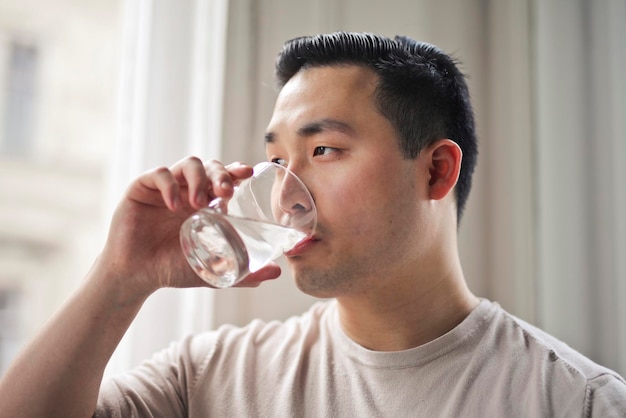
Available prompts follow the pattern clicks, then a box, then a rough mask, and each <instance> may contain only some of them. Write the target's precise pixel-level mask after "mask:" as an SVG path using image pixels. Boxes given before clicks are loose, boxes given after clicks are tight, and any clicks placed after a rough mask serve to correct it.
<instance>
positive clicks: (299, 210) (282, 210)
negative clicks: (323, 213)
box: [274, 172, 316, 234]
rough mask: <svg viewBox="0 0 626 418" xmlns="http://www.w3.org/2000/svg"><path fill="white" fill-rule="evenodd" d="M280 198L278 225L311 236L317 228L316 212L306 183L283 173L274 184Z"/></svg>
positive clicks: (293, 175) (277, 215)
mask: <svg viewBox="0 0 626 418" xmlns="http://www.w3.org/2000/svg"><path fill="white" fill-rule="evenodd" d="M274 186H275V192H274V195H275V196H276V197H278V202H277V207H278V213H276V214H275V216H276V217H277V221H278V223H280V224H281V225H285V226H289V227H292V228H295V229H298V230H300V231H302V232H305V233H307V234H310V233H311V232H312V230H313V228H314V227H315V218H316V210H315V203H314V202H313V197H312V196H311V194H310V192H309V191H308V189H307V188H306V186H305V185H304V183H303V182H302V181H301V180H300V179H299V178H298V177H296V176H295V174H293V173H291V172H285V173H281V175H280V176H279V177H278V178H276V182H275V183H274Z"/></svg>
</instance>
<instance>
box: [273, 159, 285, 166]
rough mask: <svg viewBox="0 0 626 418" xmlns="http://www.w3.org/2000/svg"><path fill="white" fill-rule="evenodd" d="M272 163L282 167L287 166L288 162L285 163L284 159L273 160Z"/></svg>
mask: <svg viewBox="0 0 626 418" xmlns="http://www.w3.org/2000/svg"><path fill="white" fill-rule="evenodd" d="M270 161H271V162H273V163H275V164H278V165H282V166H286V165H287V161H285V159H284V158H272V159H271V160H270Z"/></svg>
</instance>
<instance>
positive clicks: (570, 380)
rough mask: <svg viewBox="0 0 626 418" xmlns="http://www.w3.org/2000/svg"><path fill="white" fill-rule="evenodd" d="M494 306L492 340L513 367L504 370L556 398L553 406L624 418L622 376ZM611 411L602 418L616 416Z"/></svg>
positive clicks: (625, 404)
mask: <svg viewBox="0 0 626 418" xmlns="http://www.w3.org/2000/svg"><path fill="white" fill-rule="evenodd" d="M493 306H494V309H495V315H494V316H493V317H492V322H491V324H490V325H489V328H488V336H489V337H488V338H489V340H490V341H491V343H492V344H495V345H496V346H498V350H499V352H500V353H501V356H502V357H501V360H502V361H503V362H506V363H508V364H509V365H508V366H507V367H504V368H503V370H507V369H509V370H508V372H511V370H510V369H517V373H521V374H522V375H524V376H525V379H527V381H528V382H529V383H533V385H532V387H534V388H536V389H537V390H538V393H541V391H543V392H544V393H545V395H544V396H548V395H549V396H552V397H554V399H553V401H555V404H558V403H561V404H566V403H568V402H572V403H576V404H578V403H580V404H581V406H582V408H583V410H584V411H586V412H587V414H586V415H585V416H592V413H591V411H593V410H594V409H595V411H596V412H597V411H599V410H601V409H602V408H604V407H609V408H612V410H613V411H616V410H619V413H618V414H619V415H622V414H626V382H625V381H624V379H623V377H622V376H620V375H619V374H618V373H617V372H615V371H613V370H611V369H609V368H606V367H604V366H601V365H599V364H597V363H596V362H594V361H592V360H591V359H590V358H588V357H586V356H585V355H583V354H581V353H580V352H578V351H577V350H575V349H574V348H572V347H570V346H569V345H568V344H566V343H565V342H563V341H561V340H559V339H558V338H556V337H554V336H552V335H550V334H549V333H547V332H545V331H543V330H542V329H540V328H538V327H536V326H533V325H531V324H529V323H528V322H526V321H524V320H522V319H520V318H518V317H516V316H514V315H511V314H510V313H508V312H506V311H505V310H503V309H502V308H500V307H499V306H498V305H497V304H493ZM616 408H621V409H616ZM608 411H609V410H606V411H604V412H603V415H601V416H612V415H611V414H610V413H609V412H608ZM593 416H595V413H594V414H593Z"/></svg>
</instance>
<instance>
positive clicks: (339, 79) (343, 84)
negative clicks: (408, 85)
mask: <svg viewBox="0 0 626 418" xmlns="http://www.w3.org/2000/svg"><path fill="white" fill-rule="evenodd" d="M377 85H378V75H377V74H376V73H375V72H374V71H372V70H370V69H368V68H366V67H363V66H356V65H350V66H323V67H311V68H306V69H303V70H300V71H299V72H298V73H297V74H296V75H294V76H293V77H292V78H291V79H290V80H289V81H288V82H287V83H286V84H285V86H284V87H283V88H282V89H281V91H280V93H279V95H278V98H277V99H276V105H275V107H274V114H273V116H272V119H271V121H270V124H269V126H268V131H273V130H275V129H278V128H279V126H280V125H282V124H283V123H298V122H304V121H305V120H307V119H323V118H333V119H353V118H355V117H358V116H359V115H365V114H368V113H370V112H377V110H376V106H375V101H374V93H375V90H376V86H377Z"/></svg>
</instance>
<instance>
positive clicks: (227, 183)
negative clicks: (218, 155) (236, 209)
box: [205, 160, 252, 198]
mask: <svg viewBox="0 0 626 418" xmlns="http://www.w3.org/2000/svg"><path fill="white" fill-rule="evenodd" d="M205 169H206V173H207V176H208V177H209V179H210V182H211V183H210V186H211V189H212V191H213V195H214V196H215V197H223V198H229V197H231V196H232V194H233V187H234V186H235V185H236V184H237V183H238V182H239V180H242V179H244V178H247V177H250V176H251V175H252V167H250V166H248V165H245V164H242V163H232V164H229V165H228V166H224V165H223V164H222V163H221V162H219V161H215V160H212V161H208V162H206V163H205Z"/></svg>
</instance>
